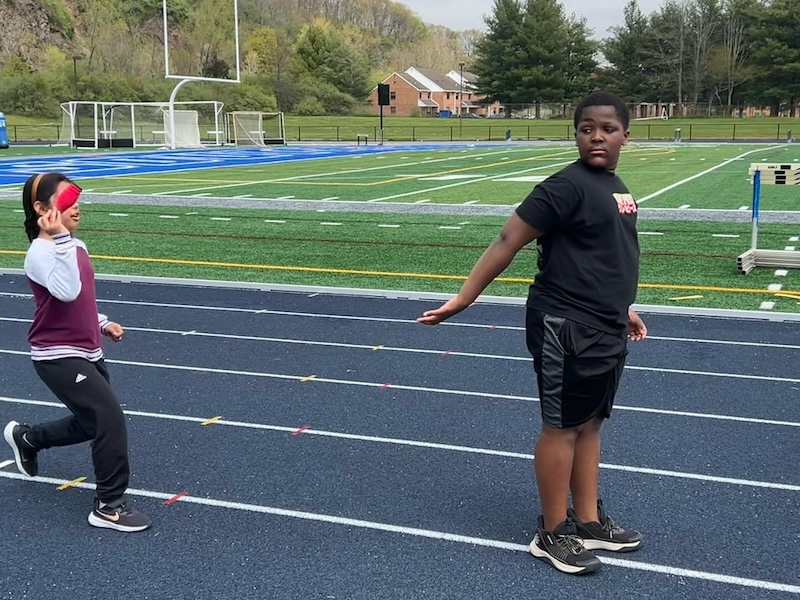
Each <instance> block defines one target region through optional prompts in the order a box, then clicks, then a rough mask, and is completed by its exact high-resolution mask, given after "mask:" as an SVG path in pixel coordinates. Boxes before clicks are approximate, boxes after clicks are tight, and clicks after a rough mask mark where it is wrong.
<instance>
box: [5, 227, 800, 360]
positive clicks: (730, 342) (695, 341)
mask: <svg viewBox="0 0 800 600" xmlns="http://www.w3.org/2000/svg"><path fill="white" fill-rule="evenodd" d="M270 222H271V221H270ZM2 297H6V298H13V299H31V298H33V295H32V294H26V293H15V292H0V298H2ZM97 302H98V303H105V304H121V305H125V306H157V307H159V308H175V309H187V310H207V311H215V312H232V313H246V314H256V315H262V314H263V315H276V316H284V317H308V318H318V319H341V320H343V321H367V322H372V323H399V324H405V325H414V326H415V327H419V323H417V321H416V320H414V319H392V318H389V317H362V316H358V315H332V314H325V313H309V312H296V311H288V310H270V309H257V308H237V307H232V306H204V305H202V304H170V303H167V302H141V301H138V300H111V299H106V298H98V299H97ZM2 320H13V319H9V318H5V319H4V318H2V317H0V321H2ZM25 322H27V323H30V322H31V321H30V319H28V320H26V321H25ZM439 326H440V327H467V328H473V329H492V330H495V329H496V330H504V331H525V328H524V327H521V326H519V325H487V324H484V323H458V322H451V321H445V322H444V323H441V324H440V325H439ZM647 339H648V340H661V341H668V342H685V343H689V344H720V345H726V346H749V347H754V348H784V349H788V350H800V345H794V344H773V343H769V342H744V341H737V340H714V339H707V338H703V339H700V338H682V337H669V336H658V335H648V336H647Z"/></svg>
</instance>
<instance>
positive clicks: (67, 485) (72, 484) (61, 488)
mask: <svg viewBox="0 0 800 600" xmlns="http://www.w3.org/2000/svg"><path fill="white" fill-rule="evenodd" d="M83 481H86V477H78V478H77V479H73V480H72V481H68V482H66V483H63V484H61V485H60V486H58V487H57V488H56V489H57V490H58V491H59V492H62V491H64V490H66V489H69V488H71V487H75V486H76V485H78V484H79V483H81V482H83Z"/></svg>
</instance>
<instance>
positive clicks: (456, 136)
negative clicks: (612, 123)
mask: <svg viewBox="0 0 800 600" xmlns="http://www.w3.org/2000/svg"><path fill="white" fill-rule="evenodd" d="M498 120H499V119H498ZM465 121H467V120H465ZM520 121H521V120H520V119H503V120H502V122H501V123H493V124H487V123H474V122H462V123H459V124H453V123H452V120H450V121H449V122H447V124H444V123H443V124H441V125H439V124H431V125H399V126H394V125H392V126H387V127H384V128H383V130H381V129H380V128H379V127H378V126H377V125H375V126H372V125H371V126H359V125H342V126H314V125H298V126H287V127H286V139H287V140H288V141H290V142H356V141H357V140H358V139H359V138H361V139H362V140H363V139H364V138H365V137H366V138H367V139H368V140H370V141H373V142H374V141H380V140H383V141H386V142H441V141H451V142H459V141H462V142H467V141H481V142H484V141H502V140H506V139H511V140H521V141H537V140H542V141H563V140H571V139H572V138H573V128H572V125H571V124H569V123H564V122H561V123H520ZM7 129H8V138H9V141H10V142H11V143H12V144H14V143H55V142H57V141H58V140H59V138H60V134H61V126H60V125H8V127H7ZM205 129H207V128H204V127H201V132H202V134H203V135H202V137H203V138H205V141H212V140H214V139H215V138H214V137H213V136H211V135H210V134H208V133H207V132H206V131H205ZM212 129H213V128H212ZM136 130H137V131H136V139H137V140H141V141H149V140H151V138H152V137H153V132H152V131H151V130H152V127H151V126H141V127H137V128H136ZM630 130H631V138H632V139H634V140H640V141H645V140H652V141H664V140H674V139H675V138H676V135H677V134H678V130H680V139H682V140H683V141H692V140H695V141H705V140H719V141H737V140H738V141H746V140H752V141H765V142H766V141H780V140H786V139H788V138H791V137H792V131H791V126H789V125H787V124H785V123H777V124H776V123H769V122H768V121H767V120H766V119H764V120H761V119H759V120H753V121H748V122H742V123H733V124H731V123H719V124H716V123H714V122H713V120H711V121H704V122H702V123H689V124H687V123H686V122H685V121H684V122H676V123H670V122H669V121H660V120H659V121H658V122H654V123H644V122H635V121H634V122H632V123H631V126H630ZM798 130H799V131H800V127H798Z"/></svg>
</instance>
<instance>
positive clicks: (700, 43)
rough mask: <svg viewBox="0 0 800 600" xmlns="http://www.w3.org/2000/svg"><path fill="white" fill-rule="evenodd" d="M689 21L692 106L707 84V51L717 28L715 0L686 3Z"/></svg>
mask: <svg viewBox="0 0 800 600" xmlns="http://www.w3.org/2000/svg"><path fill="white" fill-rule="evenodd" d="M687 9H688V11H687V12H688V22H689V47H690V49H691V61H692V80H691V83H692V102H693V103H694V106H695V107H696V106H697V103H698V101H699V99H700V94H701V92H702V91H703V89H704V88H707V86H708V66H709V65H708V63H709V60H708V59H709V51H710V49H711V43H712V41H713V39H714V34H715V33H716V30H717V22H716V20H715V19H718V18H719V7H718V5H717V0H694V1H693V2H692V3H691V4H689V5H687Z"/></svg>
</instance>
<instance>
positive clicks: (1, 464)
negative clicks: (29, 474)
mask: <svg viewBox="0 0 800 600" xmlns="http://www.w3.org/2000/svg"><path fill="white" fill-rule="evenodd" d="M13 464H14V461H13V460H4V461H3V462H0V469H5V468H6V467H7V466H8V465H13Z"/></svg>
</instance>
